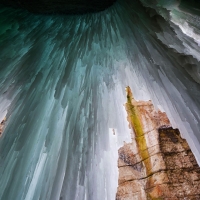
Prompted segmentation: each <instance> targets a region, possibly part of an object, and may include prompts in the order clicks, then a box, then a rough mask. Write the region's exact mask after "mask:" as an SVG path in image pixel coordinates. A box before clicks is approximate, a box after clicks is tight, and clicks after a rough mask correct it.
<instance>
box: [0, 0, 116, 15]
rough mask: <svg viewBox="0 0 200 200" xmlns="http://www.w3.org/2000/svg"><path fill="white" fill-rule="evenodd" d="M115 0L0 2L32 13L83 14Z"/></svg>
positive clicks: (102, 7) (106, 6) (2, 0)
mask: <svg viewBox="0 0 200 200" xmlns="http://www.w3.org/2000/svg"><path fill="white" fill-rule="evenodd" d="M114 2H115V0H102V1H100V0H93V1H92V0H84V1H83V0H75V1H73V0H29V1H27V0H18V1H14V0H0V3H2V4H4V5H7V6H12V7H16V8H23V9H26V10H28V11H30V12H34V13H46V14H47V13H65V14H83V13H87V12H98V11H101V10H104V9H106V8H108V7H109V6H111V5H112V4H113V3H114Z"/></svg>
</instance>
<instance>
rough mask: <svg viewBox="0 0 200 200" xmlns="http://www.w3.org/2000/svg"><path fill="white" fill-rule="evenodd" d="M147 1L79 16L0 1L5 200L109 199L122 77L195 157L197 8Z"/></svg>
mask: <svg viewBox="0 0 200 200" xmlns="http://www.w3.org/2000/svg"><path fill="white" fill-rule="evenodd" d="M147 2H148V3H147ZM149 2H150V1H148V0H141V1H139V0H135V1H131V0H126V1H123V0H119V1H118V2H116V3H115V4H114V5H113V6H112V7H110V8H109V9H107V10H105V11H103V12H100V13H93V14H85V15H81V16H79V15H71V16H64V15H54V16H53V15H45V16H43V15H34V14H30V13H28V12H26V11H22V10H14V9H12V8H7V7H3V6H1V8H0V19H1V20H0V52H1V54H0V99H1V104H0V119H1V120H2V119H3V118H4V116H5V115H6V113H7V116H6V118H7V121H6V126H5V130H4V133H3V135H2V137H1V138H0V177H1V178H0V199H1V200H14V199H15V200H24V199H26V200H39V199H41V200H44V199H45V200H56V199H61V200H112V199H115V195H116V191H117V181H118V169H117V158H118V154H117V150H118V148H119V147H120V146H122V144H123V142H124V141H126V142H128V141H130V129H129V128H128V122H127V120H126V112H125V109H124V106H123V104H124V103H125V102H126V94H125V87H126V86H127V85H129V86H130V87H131V88H132V91H133V94H134V97H135V98H136V99H140V100H149V99H151V100H152V101H153V103H154V105H155V106H156V107H157V108H159V109H162V110H164V111H165V112H166V113H167V115H168V117H169V118H170V120H171V123H172V124H173V126H174V128H175V127H178V128H179V130H180V131H181V133H182V134H183V137H185V138H186V139H187V141H188V143H189V144H190V146H191V149H192V150H193V152H194V154H195V156H196V158H197V160H198V162H199V163H200V147H199V141H200V134H199V133H200V124H199V123H200V86H199V83H200V65H199V60H200V47H199V38H200V32H199V31H200V27H199V23H198V22H199V20H200V12H198V10H196V9H195V11H194V9H191V12H189V11H190V10H189V9H187V10H184V9H183V6H181V5H182V4H181V2H180V1H176V0H171V1H162V0H156V1H152V2H151V4H149ZM153 2H154V4H153ZM166 2H167V3H166ZM184 6H187V5H185V4H184ZM198 13H199V15H198ZM183 21H184V23H183ZM114 133H115V134H114Z"/></svg>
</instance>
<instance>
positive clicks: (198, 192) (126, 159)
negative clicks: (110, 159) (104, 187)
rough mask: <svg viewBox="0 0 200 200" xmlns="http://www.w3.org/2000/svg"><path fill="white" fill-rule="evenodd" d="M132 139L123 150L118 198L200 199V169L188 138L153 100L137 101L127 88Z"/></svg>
mask: <svg viewBox="0 0 200 200" xmlns="http://www.w3.org/2000/svg"><path fill="white" fill-rule="evenodd" d="M126 110H127V114H128V121H129V123H130V127H131V128H132V129H133V130H134V132H133V133H132V134H133V135H132V142H131V143H128V144H127V143H125V144H124V146H123V147H121V148H120V149H119V160H118V167H119V180H118V181H119V186H118V190H117V195H116V199H117V200H134V199H141V200H145V199H148V200H149V199H165V200H172V199H173V200H176V199H179V200H180V199H188V200H194V199H196V200H197V199H198V200H199V199H200V168H199V166H198V164H197V162H196V159H195V157H194V155H193V153H192V151H191V149H190V147H189V146H188V143H187V141H186V140H185V139H183V138H181V136H180V132H179V130H178V129H173V128H172V127H171V125H170V122H169V120H168V118H167V116H166V114H165V113H162V112H160V111H156V110H155V109H154V107H153V104H152V103H151V101H148V102H142V101H139V102H137V101H135V100H134V99H133V97H132V93H131V90H130V88H129V87H128V88H127V103H126Z"/></svg>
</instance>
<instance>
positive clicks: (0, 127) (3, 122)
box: [0, 118, 6, 137]
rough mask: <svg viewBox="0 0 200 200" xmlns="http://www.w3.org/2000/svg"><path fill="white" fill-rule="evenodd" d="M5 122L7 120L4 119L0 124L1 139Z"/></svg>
mask: <svg viewBox="0 0 200 200" xmlns="http://www.w3.org/2000/svg"><path fill="white" fill-rule="evenodd" d="M5 122H6V118H4V119H3V120H2V121H1V123H0V137H1V135H2V133H3V130H4V126H5Z"/></svg>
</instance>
